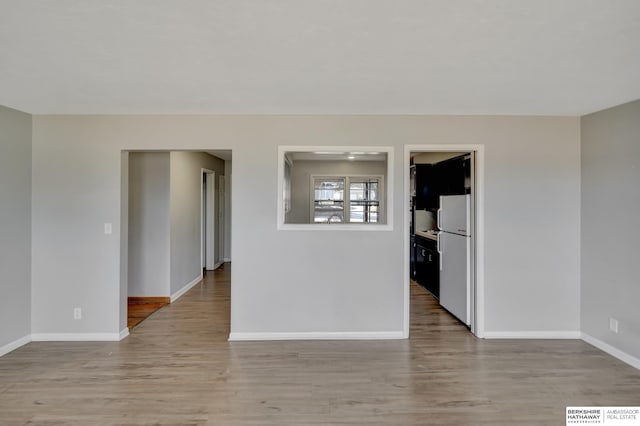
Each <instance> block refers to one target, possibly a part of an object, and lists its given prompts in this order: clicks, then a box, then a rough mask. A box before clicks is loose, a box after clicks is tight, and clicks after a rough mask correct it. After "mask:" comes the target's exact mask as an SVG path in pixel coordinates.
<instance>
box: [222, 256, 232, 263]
mask: <svg viewBox="0 0 640 426" xmlns="http://www.w3.org/2000/svg"><path fill="white" fill-rule="evenodd" d="M223 262H231V258H230V257H225V258H224V260H223Z"/></svg>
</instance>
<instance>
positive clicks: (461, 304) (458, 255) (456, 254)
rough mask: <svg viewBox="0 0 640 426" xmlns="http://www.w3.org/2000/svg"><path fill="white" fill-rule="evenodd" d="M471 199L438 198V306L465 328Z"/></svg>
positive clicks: (467, 320) (468, 311)
mask: <svg viewBox="0 0 640 426" xmlns="http://www.w3.org/2000/svg"><path fill="white" fill-rule="evenodd" d="M470 208H471V197H470V196H469V195H446V196H444V195H443V196H440V209H439V210H438V218H437V220H438V228H439V229H440V232H438V252H439V253H440V304H441V305H442V306H443V307H444V308H445V309H446V310H448V311H449V312H451V313H452V314H453V315H454V316H456V317H457V318H458V319H459V320H460V321H462V322H463V323H465V324H466V325H470V324H471V306H470V303H471V301H470V297H471V267H470V260H471V226H470V224H471V222H470V220H471V219H470V210H471V209H470Z"/></svg>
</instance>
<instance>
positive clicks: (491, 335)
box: [484, 330, 580, 339]
mask: <svg viewBox="0 0 640 426" xmlns="http://www.w3.org/2000/svg"><path fill="white" fill-rule="evenodd" d="M484 338H485V339H580V332H579V331H573V330H564V331H485V332H484Z"/></svg>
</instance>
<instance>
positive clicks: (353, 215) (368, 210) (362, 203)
mask: <svg viewBox="0 0 640 426" xmlns="http://www.w3.org/2000/svg"><path fill="white" fill-rule="evenodd" d="M378 187H379V181H378V179H358V178H351V181H350V182H349V203H350V208H349V222H354V223H377V222H378V209H379V207H380V200H379V198H378V197H379V191H378Z"/></svg>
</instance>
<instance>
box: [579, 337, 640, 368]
mask: <svg viewBox="0 0 640 426" xmlns="http://www.w3.org/2000/svg"><path fill="white" fill-rule="evenodd" d="M582 340H584V341H585V342H587V343H589V344H590V345H593V346H595V347H596V348H598V349H600V350H601V351H604V352H606V353H608V354H609V355H611V356H613V357H615V358H618V359H619V360H620V361H622V362H626V363H627V364H629V365H630V366H632V367H635V368H637V369H638V370H640V359H639V358H636V357H634V356H633V355H630V354H628V353H626V352H624V351H621V350H620V349H618V348H615V347H613V346H611V345H610V344H608V343H605V342H603V341H602V340H600V339H596V338H595V337H593V336H591V335H589V334H587V333H582Z"/></svg>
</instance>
